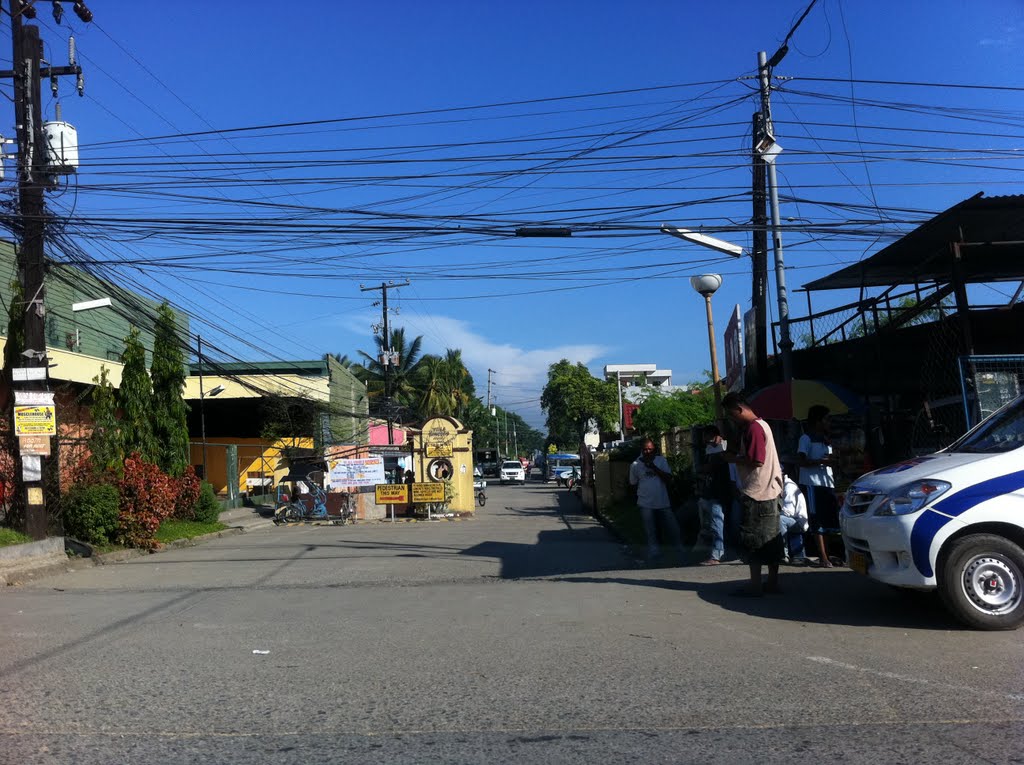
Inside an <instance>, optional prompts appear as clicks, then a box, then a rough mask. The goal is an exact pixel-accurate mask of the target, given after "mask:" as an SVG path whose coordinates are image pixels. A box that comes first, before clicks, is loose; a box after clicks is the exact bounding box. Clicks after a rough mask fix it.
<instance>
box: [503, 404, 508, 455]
mask: <svg viewBox="0 0 1024 765" xmlns="http://www.w3.org/2000/svg"><path fill="white" fill-rule="evenodd" d="M503 413H504V415H505V456H506V457H507V456H508V409H505V410H504V411H503Z"/></svg>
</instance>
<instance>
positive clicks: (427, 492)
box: [412, 483, 444, 502]
mask: <svg viewBox="0 0 1024 765" xmlns="http://www.w3.org/2000/svg"><path fill="white" fill-rule="evenodd" d="M412 501H413V502H444V484H443V483H414V484H413V485H412Z"/></svg>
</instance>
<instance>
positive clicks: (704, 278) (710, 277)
mask: <svg viewBox="0 0 1024 765" xmlns="http://www.w3.org/2000/svg"><path fill="white" fill-rule="evenodd" d="M690 286H691V287H693V289H694V290H696V291H697V292H698V293H699V294H701V295H703V296H704V305H705V307H706V308H707V312H708V348H709V349H710V351H711V381H712V383H713V384H714V388H715V416H716V417H720V416H721V413H722V391H721V389H720V386H719V384H718V352H717V351H716V350H715V319H714V316H713V315H712V313H711V296H712V295H714V294H715V292H717V291H718V288H719V287H721V286H722V277H721V276H719V275H718V274H701V275H700V276H691V277H690Z"/></svg>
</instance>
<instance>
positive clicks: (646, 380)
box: [604, 364, 679, 437]
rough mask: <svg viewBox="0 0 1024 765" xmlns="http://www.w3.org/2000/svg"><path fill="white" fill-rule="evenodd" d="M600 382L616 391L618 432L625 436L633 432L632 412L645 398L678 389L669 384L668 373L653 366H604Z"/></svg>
mask: <svg viewBox="0 0 1024 765" xmlns="http://www.w3.org/2000/svg"><path fill="white" fill-rule="evenodd" d="M604 379H605V380H608V381H609V382H614V383H615V384H616V385H617V386H618V388H619V418H620V422H621V424H620V426H619V431H620V432H621V433H622V435H623V436H627V437H628V436H630V435H632V432H633V425H632V421H633V412H635V411H636V410H637V409H638V408H639V406H640V404H641V403H643V400H644V399H645V398H647V396H649V395H650V394H651V393H654V392H657V393H671V392H672V391H674V390H679V386H675V385H673V384H672V370H671V369H658V365H657V364H608V365H606V366H605V368H604Z"/></svg>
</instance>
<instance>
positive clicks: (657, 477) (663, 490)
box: [629, 438, 686, 563]
mask: <svg viewBox="0 0 1024 765" xmlns="http://www.w3.org/2000/svg"><path fill="white" fill-rule="evenodd" d="M671 478H672V469H671V468H670V467H669V464H668V460H666V459H665V458H664V457H662V456H661V455H660V454H658V455H656V454H655V447H654V441H652V440H651V439H649V438H648V439H647V440H646V441H644V443H643V447H642V449H641V452H640V456H639V457H638V458H637V459H636V461H635V462H633V464H632V465H630V466H629V483H630V485H631V486H635V487H636V504H637V507H639V508H640V516H641V518H642V519H643V523H644V534H645V535H646V536H647V561H648V562H649V563H651V562H654V561H656V560H657V559H658V558H659V557H661V547H660V546H659V544H658V531H657V525H656V524H657V521H656V518H657V519H660V521H661V523H662V526H663V527H664V528H665V530H666V531H667V533H668V535H669V537H670V540H671V542H672V544H673V545H674V546H675V548H676V550H677V551H678V553H679V562H680V563H682V562H683V560H684V558H685V555H686V554H685V552H684V550H683V540H682V536H681V535H680V533H679V523H678V522H677V521H676V516H675V513H673V512H672V501H671V499H669V496H668V482H669V481H670V480H671Z"/></svg>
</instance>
